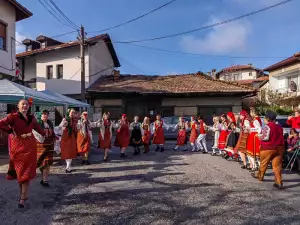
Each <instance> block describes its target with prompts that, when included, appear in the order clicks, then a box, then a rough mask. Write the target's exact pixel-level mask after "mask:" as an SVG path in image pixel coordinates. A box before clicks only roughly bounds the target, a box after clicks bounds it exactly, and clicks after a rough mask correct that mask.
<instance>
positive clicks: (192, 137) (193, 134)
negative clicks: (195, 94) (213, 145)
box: [190, 116, 199, 152]
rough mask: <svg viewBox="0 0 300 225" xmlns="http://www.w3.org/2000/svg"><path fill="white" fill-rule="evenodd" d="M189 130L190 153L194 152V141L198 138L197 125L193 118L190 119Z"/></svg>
mask: <svg viewBox="0 0 300 225" xmlns="http://www.w3.org/2000/svg"><path fill="white" fill-rule="evenodd" d="M190 129H191V135H190V143H191V146H192V152H194V151H196V147H195V145H196V144H197V143H196V140H197V138H198V136H199V133H198V125H197V122H196V119H195V117H194V116H192V117H191V122H190Z"/></svg>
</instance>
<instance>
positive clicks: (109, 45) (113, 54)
mask: <svg viewBox="0 0 300 225" xmlns="http://www.w3.org/2000/svg"><path fill="white" fill-rule="evenodd" d="M104 42H105V43H106V46H107V48H108V51H109V52H110V55H111V57H112V59H113V61H114V66H115V67H121V64H120V61H119V58H118V56H117V53H116V51H115V48H114V46H113V43H112V41H111V38H110V36H109V35H108V34H106V37H105V38H104Z"/></svg>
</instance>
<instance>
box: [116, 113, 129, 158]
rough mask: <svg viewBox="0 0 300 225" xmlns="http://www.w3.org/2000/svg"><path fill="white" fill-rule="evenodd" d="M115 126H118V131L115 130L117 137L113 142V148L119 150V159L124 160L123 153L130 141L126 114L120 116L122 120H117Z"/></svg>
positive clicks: (124, 155)
mask: <svg viewBox="0 0 300 225" xmlns="http://www.w3.org/2000/svg"><path fill="white" fill-rule="evenodd" d="M117 126H118V130H117V136H116V140H115V146H117V147H119V148H120V149H121V155H120V157H121V158H126V154H125V151H126V148H127V147H128V145H129V141H130V131H129V122H128V120H127V116H126V114H123V115H122V118H121V120H119V122H118V124H117Z"/></svg>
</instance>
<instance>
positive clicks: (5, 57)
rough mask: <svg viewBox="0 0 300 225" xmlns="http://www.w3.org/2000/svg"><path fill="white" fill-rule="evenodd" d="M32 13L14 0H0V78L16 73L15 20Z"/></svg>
mask: <svg viewBox="0 0 300 225" xmlns="http://www.w3.org/2000/svg"><path fill="white" fill-rule="evenodd" d="M30 16H32V13H31V12H30V11H29V10H28V9H26V8H25V7H24V6H22V5H21V4H20V3H18V2H17V1H15V0H2V1H0V79H3V78H8V79H12V76H15V75H16V65H15V62H16V57H15V55H16V44H15V36H16V22H18V21H21V20H23V19H26V18H28V17H30Z"/></svg>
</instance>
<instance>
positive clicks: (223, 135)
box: [219, 114, 228, 156]
mask: <svg viewBox="0 0 300 225" xmlns="http://www.w3.org/2000/svg"><path fill="white" fill-rule="evenodd" d="M219 127H220V138H219V150H220V151H222V152H223V153H222V154H221V155H222V156H223V155H224V154H225V153H224V151H225V147H226V141H227V136H228V120H227V117H226V115H225V114H223V115H222V116H221V124H220V126H219Z"/></svg>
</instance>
